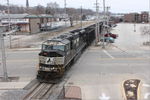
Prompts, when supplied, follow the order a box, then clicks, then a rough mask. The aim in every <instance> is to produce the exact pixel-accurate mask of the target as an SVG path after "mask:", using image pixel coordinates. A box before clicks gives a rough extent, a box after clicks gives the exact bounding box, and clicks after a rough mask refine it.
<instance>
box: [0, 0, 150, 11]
mask: <svg viewBox="0 0 150 100" xmlns="http://www.w3.org/2000/svg"><path fill="white" fill-rule="evenodd" d="M0 1H1V4H6V1H7V0H0ZM9 1H10V3H11V4H17V5H22V6H25V4H26V0H9ZM66 1H67V6H68V7H75V8H80V7H81V5H82V7H83V8H87V9H88V8H89V9H93V10H95V7H94V3H95V1H96V0H66ZM98 1H99V4H100V7H102V1H103V0H98ZM49 2H57V3H58V4H59V5H60V7H64V0H29V5H30V6H36V5H38V4H40V5H43V6H46V4H47V3H49ZM106 5H107V6H110V7H111V12H115V13H128V12H140V11H148V10H149V0H106ZM100 9H101V10H102V8H100Z"/></svg>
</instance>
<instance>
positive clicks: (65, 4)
mask: <svg viewBox="0 0 150 100" xmlns="http://www.w3.org/2000/svg"><path fill="white" fill-rule="evenodd" d="M66 6H67V3H66V0H64V8H65V27H67V22H66V15H67V9H66Z"/></svg>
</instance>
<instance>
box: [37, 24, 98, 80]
mask: <svg viewBox="0 0 150 100" xmlns="http://www.w3.org/2000/svg"><path fill="white" fill-rule="evenodd" d="M100 30H101V25H100ZM94 39H95V25H91V26H88V27H85V28H83V29H77V30H73V31H70V32H69V33H65V34H63V35H59V36H57V37H55V38H52V39H50V40H47V41H45V42H44V43H43V44H42V50H41V52H40V53H39V69H38V74H37V79H39V80H47V81H48V80H51V79H56V78H60V77H62V76H63V75H64V72H65V71H66V68H67V67H68V66H69V65H70V64H71V63H72V62H74V61H75V60H76V59H77V57H78V56H79V55H81V53H82V51H83V50H84V49H85V48H86V47H87V46H89V45H90V44H91V43H92V42H93V40H94Z"/></svg>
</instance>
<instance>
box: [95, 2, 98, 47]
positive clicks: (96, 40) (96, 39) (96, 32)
mask: <svg viewBox="0 0 150 100" xmlns="http://www.w3.org/2000/svg"><path fill="white" fill-rule="evenodd" d="M97 13H98V0H96V14H95V45H97V43H98V36H97V34H98V31H97V23H98V20H97V19H98V16H97V15H98V14H97Z"/></svg>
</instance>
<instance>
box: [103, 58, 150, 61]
mask: <svg viewBox="0 0 150 100" xmlns="http://www.w3.org/2000/svg"><path fill="white" fill-rule="evenodd" d="M100 60H140V61H141V60H150V59H149V58H115V59H112V58H100Z"/></svg>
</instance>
